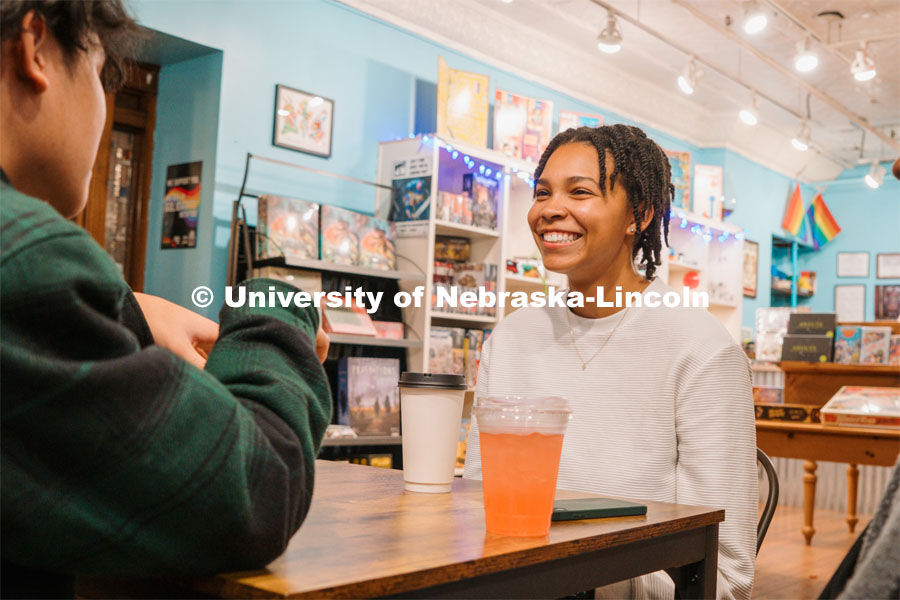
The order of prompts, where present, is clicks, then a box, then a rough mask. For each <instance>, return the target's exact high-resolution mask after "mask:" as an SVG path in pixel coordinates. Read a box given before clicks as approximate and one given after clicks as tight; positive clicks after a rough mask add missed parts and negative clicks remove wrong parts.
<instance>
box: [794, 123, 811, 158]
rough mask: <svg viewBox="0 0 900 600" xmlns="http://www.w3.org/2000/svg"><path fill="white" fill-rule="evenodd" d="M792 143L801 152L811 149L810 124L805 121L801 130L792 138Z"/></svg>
mask: <svg viewBox="0 0 900 600" xmlns="http://www.w3.org/2000/svg"><path fill="white" fill-rule="evenodd" d="M791 145H792V146H793V147H794V148H796V149H797V150H799V151H800V152H806V151H807V150H809V125H808V124H807V123H806V121H804V122H803V123H802V124H801V125H800V131H799V133H797V135H795V136H794V137H793V138H791Z"/></svg>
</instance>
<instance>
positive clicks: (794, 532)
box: [753, 506, 871, 599]
mask: <svg viewBox="0 0 900 600" xmlns="http://www.w3.org/2000/svg"><path fill="white" fill-rule="evenodd" d="M845 516H846V515H845V514H844V513H838V512H834V511H827V510H817V511H816V513H815V521H814V523H813V526H814V527H815V529H816V534H815V536H814V537H813V540H812V546H806V545H805V544H804V541H803V534H801V533H800V528H801V527H802V526H803V509H802V508H796V507H793V506H779V507H778V509H777V510H776V511H775V516H774V517H773V518H772V524H771V525H770V526H769V532H768V533H767V534H766V539H765V541H763V544H762V547H761V548H760V549H759V556H757V557H756V583H755V584H754V586H753V597H754V598H791V599H805V598H818V597H819V594H820V593H821V591H822V589H823V588H824V587H825V584H827V583H828V580H829V579H831V575H832V574H833V573H834V570H835V569H836V568H837V566H838V565H839V564H840V563H841V560H843V558H844V555H845V554H847V551H848V550H849V549H850V546H852V545H853V542H854V541H856V536H857V535H859V533H860V532H861V531H862V530H863V528H864V527H865V526H866V524H867V523H868V522H869V519H871V515H859V523H857V525H856V533H853V534H851V533H850V531H849V529H848V528H847V522H846V521H845V520H844V518H845Z"/></svg>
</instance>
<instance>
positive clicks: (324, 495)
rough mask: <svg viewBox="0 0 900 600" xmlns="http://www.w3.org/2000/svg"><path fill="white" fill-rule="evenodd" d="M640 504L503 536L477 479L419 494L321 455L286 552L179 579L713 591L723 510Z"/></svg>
mask: <svg viewBox="0 0 900 600" xmlns="http://www.w3.org/2000/svg"><path fill="white" fill-rule="evenodd" d="M590 496H591V495H590V494H582V493H576V492H563V491H559V492H558V493H557V498H583V497H590ZM644 504H647V515H646V516H640V517H620V518H612V519H593V520H588V521H570V522H566V523H555V524H553V526H552V527H551V529H550V535H549V536H546V537H543V538H514V537H504V536H498V535H493V534H487V533H485V529H484V510H483V504H482V494H481V482H479V481H470V480H464V479H456V480H455V481H454V483H453V491H452V493H450V494H417V493H411V492H404V490H403V477H402V473H401V472H399V471H394V470H389V469H377V468H372V467H363V466H359V465H351V464H346V463H334V462H328V461H317V462H316V487H315V494H314V496H313V502H312V507H311V509H310V512H309V515H308V516H307V519H306V522H305V523H304V524H303V526H302V527H301V528H300V531H299V532H298V533H297V534H296V535H295V536H294V538H293V539H292V540H291V542H290V545H289V546H288V549H287V551H286V552H285V553H284V555H282V556H281V557H280V558H278V559H277V560H275V561H274V562H273V563H272V564H270V565H269V566H268V567H267V568H266V569H265V570H262V571H253V572H242V573H230V574H225V575H219V576H215V577H203V578H193V579H191V580H189V581H187V582H183V583H186V585H187V586H188V587H189V588H191V589H192V590H193V591H195V592H200V593H204V594H212V595H215V596H224V597H233V598H237V597H241V598H250V597H252V598H264V597H267V598H312V597H316V598H326V597H331V598H337V597H345V598H346V597H353V598H365V597H378V596H391V597H397V596H399V597H428V598H438V597H477V598H491V597H494V598H498V597H505V598H515V597H520V598H536V597H548V598H550V597H561V596H564V595H567V594H573V593H576V592H579V591H584V590H589V589H593V588H594V587H598V586H602V585H606V584H609V583H614V582H616V581H621V580H624V579H629V578H631V577H636V576H638V575H643V574H646V573H651V572H653V571H658V570H661V569H666V570H668V572H669V573H670V575H672V577H673V579H674V580H675V581H676V582H677V584H678V585H679V588H680V590H681V597H682V598H697V597H705V598H715V590H716V563H717V553H718V527H719V526H718V524H719V522H721V521H722V520H723V519H724V517H725V513H724V511H723V510H718V509H711V508H703V507H696V506H682V505H676V504H664V503H659V502H644Z"/></svg>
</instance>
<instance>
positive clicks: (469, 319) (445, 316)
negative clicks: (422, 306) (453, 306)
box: [431, 311, 497, 323]
mask: <svg viewBox="0 0 900 600" xmlns="http://www.w3.org/2000/svg"><path fill="white" fill-rule="evenodd" d="M431 318H432V319H433V320H435V321H442V320H443V321H458V322H460V323H496V322H497V317H489V316H487V315H467V314H465V313H446V312H438V311H434V312H432V313H431Z"/></svg>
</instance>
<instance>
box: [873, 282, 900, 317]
mask: <svg viewBox="0 0 900 600" xmlns="http://www.w3.org/2000/svg"><path fill="white" fill-rule="evenodd" d="M897 317H900V285H876V286H875V320H876V321H895V320H897Z"/></svg>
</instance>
